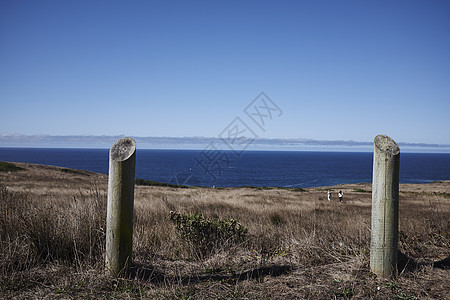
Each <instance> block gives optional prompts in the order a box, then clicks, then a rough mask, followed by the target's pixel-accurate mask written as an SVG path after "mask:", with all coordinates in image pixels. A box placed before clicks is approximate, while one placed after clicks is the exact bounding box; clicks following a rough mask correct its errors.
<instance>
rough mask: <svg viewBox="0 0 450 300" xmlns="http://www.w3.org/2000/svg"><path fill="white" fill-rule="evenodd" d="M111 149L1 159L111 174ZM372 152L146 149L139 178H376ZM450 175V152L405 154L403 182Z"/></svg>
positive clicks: (216, 182)
mask: <svg viewBox="0 0 450 300" xmlns="http://www.w3.org/2000/svg"><path fill="white" fill-rule="evenodd" d="M108 152H109V150H108V149H54V148H49V149H43V148H1V147H0V161H11V162H27V163H35V164H43V165H53V166H60V167H65V168H73V169H83V170H89V171H93V172H98V173H105V174H107V173H108V159H109V158H108ZM372 156H373V154H372V153H370V152H360V153H358V152H356V153H355V152H306V151H305V152H304V151H245V152H243V153H241V154H236V153H234V152H232V151H202V150H145V149H138V150H137V153H136V178H141V179H147V180H152V181H158V182H165V183H173V184H186V185H197V186H216V187H235V186H267V187H290V188H306V187H318V186H331V185H337V184H345V183H361V182H371V181H372ZM437 180H450V154H442V153H402V154H401V155H400V183H428V182H432V181H437Z"/></svg>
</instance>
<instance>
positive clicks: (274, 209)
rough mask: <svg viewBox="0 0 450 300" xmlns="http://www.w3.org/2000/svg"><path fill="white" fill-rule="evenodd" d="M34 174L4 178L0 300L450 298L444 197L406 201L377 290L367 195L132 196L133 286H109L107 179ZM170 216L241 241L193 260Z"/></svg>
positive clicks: (409, 194)
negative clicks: (221, 225) (227, 231)
mask: <svg viewBox="0 0 450 300" xmlns="http://www.w3.org/2000/svg"><path fill="white" fill-rule="evenodd" d="M33 168H34V169H32V170H31V167H28V171H18V172H17V173H14V174H12V173H11V174H9V175H8V174H6V175H5V174H3V175H2V176H3V177H1V179H2V181H3V184H2V186H1V187H0V208H1V218H0V288H1V289H0V296H2V297H4V298H9V297H16V298H28V297H31V298H34V297H36V298H39V297H46V296H48V297H50V298H54V297H60V298H97V297H112V298H122V297H123V298H126V297H131V298H172V299H207V298H208V299H209V298H219V299H229V298H238V299H240V298H242V299H308V298H310V299H330V298H334V297H340V298H355V299H358V298H359V299H368V298H373V299H386V298H398V299H424V298H429V299H432V298H435V299H438V298H439V299H444V298H446V297H448V282H449V279H450V274H449V272H450V271H449V270H448V269H447V267H448V255H449V253H448V252H449V248H450V236H449V232H450V231H449V216H450V204H449V197H448V192H438V193H436V192H434V193H433V192H420V191H411V189H408V191H405V192H402V193H401V199H400V201H401V202H400V203H401V205H400V243H399V246H400V250H401V251H402V254H401V256H400V258H401V259H400V264H399V274H398V276H397V277H396V278H391V279H381V278H376V277H375V276H374V275H373V274H371V273H370V270H369V266H368V260H369V249H370V209H371V208H370V193H365V192H364V190H362V189H361V188H364V189H370V185H367V184H366V185H360V186H357V187H358V188H360V189H359V190H358V189H356V188H355V186H340V187H339V189H343V190H344V195H345V200H346V201H345V202H344V203H337V202H328V201H327V200H326V191H322V190H320V189H308V190H307V191H305V192H301V191H289V190H283V189H270V190H257V189H251V188H241V189H239V188H234V189H212V188H190V189H175V188H167V187H147V186H145V187H144V186H137V187H136V192H135V218H134V241H133V242H134V245H133V252H134V262H135V266H134V268H133V272H132V273H131V274H130V276H129V277H128V278H111V277H108V276H107V275H105V274H104V272H103V267H104V247H105V245H104V244H105V217H106V216H105V214H106V188H107V187H106V178H105V177H106V176H101V175H94V174H90V173H86V174H67V172H61V171H58V169H57V168H53V169H48V168H47V169H42V168H38V167H33ZM32 171H33V172H34V173H31V172H32ZM38 171H39V173H37V172H38ZM20 172H22V173H21V174H22V175H20V174H19V173H20ZM26 172H29V174H34V175H35V177H33V176H29V174H28V175H26V174H27V173H26ZM63 173H64V174H63ZM17 174H19V175H17ZM17 180H19V181H17ZM441 185H444V190H445V189H448V186H449V183H448V182H447V183H442V184H441ZM441 188H442V186H441ZM170 211H175V212H178V213H184V214H192V213H195V212H197V213H201V214H202V215H203V216H204V217H205V218H207V219H209V220H215V219H236V220H238V221H239V223H240V224H242V225H244V226H245V227H246V228H247V229H248V232H247V234H246V237H245V239H244V240H242V241H239V243H226V242H221V243H216V244H214V248H213V249H211V251H210V252H208V253H207V255H204V254H200V253H199V252H198V248H196V247H195V245H193V244H192V243H191V242H190V241H189V240H186V239H183V238H181V237H180V236H179V234H177V232H176V230H175V227H174V224H173V223H172V222H171V220H170ZM446 258H447V260H445V259H446ZM437 261H439V262H438V263H436V264H434V265H433V262H437Z"/></svg>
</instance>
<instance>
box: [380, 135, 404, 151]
mask: <svg viewBox="0 0 450 300" xmlns="http://www.w3.org/2000/svg"><path fill="white" fill-rule="evenodd" d="M374 144H375V147H376V148H378V149H379V150H380V151H381V152H384V153H387V154H390V155H397V154H399V153H400V147H399V146H398V145H397V143H396V142H395V141H394V140H393V139H392V138H390V137H388V136H387V135H384V134H379V135H377V136H376V137H375V140H374Z"/></svg>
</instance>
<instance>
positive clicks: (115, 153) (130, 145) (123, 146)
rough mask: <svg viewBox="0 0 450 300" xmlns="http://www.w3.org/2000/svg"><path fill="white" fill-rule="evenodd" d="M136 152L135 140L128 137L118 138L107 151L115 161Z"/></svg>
mask: <svg viewBox="0 0 450 300" xmlns="http://www.w3.org/2000/svg"><path fill="white" fill-rule="evenodd" d="M134 152H136V142H135V141H134V140H133V139H132V138H130V137H124V138H121V139H118V140H117V141H116V142H115V143H114V144H113V145H112V146H111V150H110V151H109V156H110V157H111V159H112V160H115V161H124V160H127V159H128V158H130V157H131V156H132V155H133V154H134Z"/></svg>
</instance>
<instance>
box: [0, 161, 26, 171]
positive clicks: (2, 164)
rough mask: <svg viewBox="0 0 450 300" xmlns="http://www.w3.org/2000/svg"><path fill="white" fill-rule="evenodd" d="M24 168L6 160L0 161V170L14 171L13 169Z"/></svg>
mask: <svg viewBox="0 0 450 300" xmlns="http://www.w3.org/2000/svg"><path fill="white" fill-rule="evenodd" d="M23 170H25V169H24V168H21V167H18V166H16V165H15V164H13V163H9V162H6V161H0V172H14V171H23Z"/></svg>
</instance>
